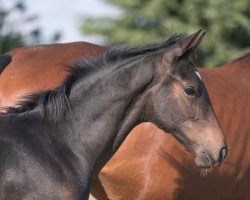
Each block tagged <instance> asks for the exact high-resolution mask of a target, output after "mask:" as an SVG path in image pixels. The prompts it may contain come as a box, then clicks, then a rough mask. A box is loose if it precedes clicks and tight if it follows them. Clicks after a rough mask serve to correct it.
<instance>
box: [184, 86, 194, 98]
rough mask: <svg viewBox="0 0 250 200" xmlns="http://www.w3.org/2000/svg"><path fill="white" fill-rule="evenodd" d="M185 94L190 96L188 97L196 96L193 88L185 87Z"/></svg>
mask: <svg viewBox="0 0 250 200" xmlns="http://www.w3.org/2000/svg"><path fill="white" fill-rule="evenodd" d="M185 93H186V94H187V95H190V96H195V95H196V91H195V89H194V88H193V87H187V88H185Z"/></svg>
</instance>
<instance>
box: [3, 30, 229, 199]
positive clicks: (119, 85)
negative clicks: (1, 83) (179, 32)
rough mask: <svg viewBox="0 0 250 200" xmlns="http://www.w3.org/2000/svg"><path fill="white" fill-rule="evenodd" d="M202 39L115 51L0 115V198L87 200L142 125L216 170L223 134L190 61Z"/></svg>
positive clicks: (222, 153) (195, 36) (221, 155)
mask: <svg viewBox="0 0 250 200" xmlns="http://www.w3.org/2000/svg"><path fill="white" fill-rule="evenodd" d="M203 35H204V34H203V33H202V32H197V33H195V34H193V35H190V36H187V37H179V38H173V39H170V40H168V41H166V42H164V43H160V44H154V45H144V46H140V47H134V48H128V47H126V48H124V49H123V48H114V49H112V50H110V52H107V53H106V54H105V55H104V56H103V57H101V58H99V59H96V60H92V61H87V62H86V61H85V62H80V63H78V64H76V65H77V66H76V67H75V68H74V69H73V72H72V74H71V75H70V76H69V77H68V78H67V79H66V80H65V82H64V83H63V84H62V85H61V86H60V87H59V88H57V89H56V90H53V91H47V92H43V93H40V94H38V95H34V96H31V97H29V99H28V101H27V102H26V103H24V104H23V105H21V107H19V108H12V109H10V110H9V111H8V113H7V114H3V115H2V116H1V117H0V123H1V127H0V143H1V145H0V147H1V148H0V155H1V156H0V163H1V164H0V171H1V174H0V195H1V199H13V198H14V199H57V198H59V199H87V198H88V194H89V189H90V183H91V179H92V177H93V176H94V175H96V174H97V173H98V172H99V170H100V169H101V168H102V167H103V166H104V164H105V163H106V162H107V161H108V159H109V158H110V157H111V156H112V155H113V154H114V153H115V151H116V150H117V149H118V147H119V146H120V144H121V143H122V141H123V140H124V139H125V137H126V136H127V134H128V133H129V131H130V130H131V129H132V128H133V127H134V126H135V125H137V124H139V123H141V122H144V121H150V122H153V123H154V124H156V125H157V126H158V127H161V129H163V130H164V131H166V132H171V133H172V134H173V136H174V137H176V138H177V139H178V140H179V141H181V142H182V143H183V144H184V145H185V146H186V148H188V149H189V150H190V151H191V152H192V153H193V155H194V156H195V162H196V165H197V166H200V167H205V168H208V167H212V166H218V165H219V164H220V163H221V162H222V160H223V159H224V158H225V156H226V146H225V141H224V136H223V134H222V132H221V129H220V127H219V124H218V122H217V120H216V117H215V115H214V112H213V109H212V107H211V105H210V101H209V98H208V95H207V93H206V89H205V87H204V85H203V84H202V81H201V80H200V79H199V77H198V76H197V74H196V71H195V68H194V67H193V65H192V63H191V62H190V61H189V60H188V54H189V53H190V51H191V50H193V49H195V48H196V47H197V46H198V44H199V43H200V41H201V39H202V37H203ZM114 83H115V84H114ZM125 88H126V89H125ZM11 113H13V114H11Z"/></svg>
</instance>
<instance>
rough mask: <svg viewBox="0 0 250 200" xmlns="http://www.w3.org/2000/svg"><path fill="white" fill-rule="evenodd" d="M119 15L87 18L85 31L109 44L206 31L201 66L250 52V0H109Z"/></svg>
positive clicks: (223, 61)
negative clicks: (98, 36)
mask: <svg viewBox="0 0 250 200" xmlns="http://www.w3.org/2000/svg"><path fill="white" fill-rule="evenodd" d="M106 2H107V3H109V4H111V5H113V6H115V7H117V8H118V9H121V11H122V14H121V16H120V17H118V18H113V17H97V18H91V17H87V18H86V19H85V20H84V22H83V31H84V33H85V34H94V35H101V36H105V38H106V44H111V43H116V42H121V41H124V42H126V43H131V44H137V43H146V42H153V41H159V40H163V39H166V38H168V37H169V36H171V35H173V34H176V33H178V34H179V33H188V34H190V33H193V32H195V31H197V30H198V29H200V28H203V29H204V30H206V31H207V35H206V37H205V38H204V41H203V43H202V45H201V47H200V48H199V49H198V51H197V58H198V59H199V60H198V61H197V63H198V64H199V65H200V66H217V65H219V64H222V63H225V62H228V61H229V60H231V59H233V58H236V57H239V56H241V55H243V54H244V53H246V52H248V51H250V0H237V1H228V0H154V1H153V0H136V1H135V0H125V1H124V0H106Z"/></svg>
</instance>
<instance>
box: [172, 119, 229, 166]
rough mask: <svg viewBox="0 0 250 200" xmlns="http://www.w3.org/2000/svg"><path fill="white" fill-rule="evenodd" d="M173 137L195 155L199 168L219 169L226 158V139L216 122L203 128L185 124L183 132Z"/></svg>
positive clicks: (195, 124) (194, 124) (193, 124)
mask: <svg viewBox="0 0 250 200" xmlns="http://www.w3.org/2000/svg"><path fill="white" fill-rule="evenodd" d="M187 124H188V123H187ZM208 124H209V122H208ZM173 136H174V137H175V138H176V139H177V140H178V141H179V142H180V143H182V144H183V145H184V146H185V147H186V148H187V149H188V151H190V152H191V153H192V154H193V156H194V162H195V164H196V165H197V167H200V168H211V167H218V166H220V165H221V163H222V161H223V160H224V159H225V158H226V155H227V146H226V142H225V138H224V135H223V133H222V130H221V128H220V127H219V125H218V122H216V121H214V123H213V124H212V125H206V126H205V127H202V128H201V127H199V125H198V124H197V123H189V124H188V125H186V124H185V126H183V127H182V130H181V131H180V132H179V133H178V134H173ZM204 136H206V137H204ZM193 138H195V140H194V139H193Z"/></svg>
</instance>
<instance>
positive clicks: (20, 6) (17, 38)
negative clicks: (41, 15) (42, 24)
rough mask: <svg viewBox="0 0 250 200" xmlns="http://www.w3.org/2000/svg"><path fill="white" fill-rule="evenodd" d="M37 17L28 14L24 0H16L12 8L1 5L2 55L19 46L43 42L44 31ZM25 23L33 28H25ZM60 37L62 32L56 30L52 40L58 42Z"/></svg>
mask: <svg viewBox="0 0 250 200" xmlns="http://www.w3.org/2000/svg"><path fill="white" fill-rule="evenodd" d="M0 1H1V0H0ZM0 3H1V5H3V3H2V2H0ZM13 16H14V17H13ZM37 19H38V17H37V16H36V15H29V16H27V14H26V7H25V5H24V3H23V1H16V2H15V3H13V5H12V6H11V7H10V8H4V6H0V55H2V54H3V53H5V52H7V51H9V50H12V49H15V48H17V47H21V46H26V45H34V44H39V43H41V42H42V41H43V38H42V31H41V29H40V28H39V27H37V25H36V24H35V22H36V21H37ZM25 25H29V26H30V27H31V28H30V29H29V30H25V29H24V28H23V27H24V26H25ZM60 37H61V34H60V33H59V32H56V33H54V35H52V38H51V40H50V41H51V42H56V41H58V40H59V39H60Z"/></svg>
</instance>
